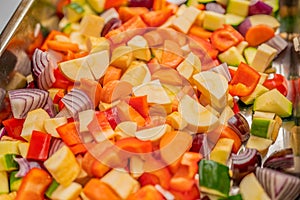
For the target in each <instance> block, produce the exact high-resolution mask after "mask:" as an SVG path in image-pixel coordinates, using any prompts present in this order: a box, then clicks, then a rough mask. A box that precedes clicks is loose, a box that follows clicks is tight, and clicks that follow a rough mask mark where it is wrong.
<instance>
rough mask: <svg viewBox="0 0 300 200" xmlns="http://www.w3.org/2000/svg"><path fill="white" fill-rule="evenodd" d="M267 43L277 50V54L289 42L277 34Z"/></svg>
mask: <svg viewBox="0 0 300 200" xmlns="http://www.w3.org/2000/svg"><path fill="white" fill-rule="evenodd" d="M266 44H267V45H269V46H270V47H273V48H274V49H276V50H277V55H278V54H280V52H282V51H283V50H284V49H285V48H286V47H287V46H288V43H287V41H285V40H284V39H283V38H282V37H281V36H280V35H275V36H274V37H272V38H271V39H270V40H268V41H267V42H266Z"/></svg>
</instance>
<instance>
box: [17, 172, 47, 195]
mask: <svg viewBox="0 0 300 200" xmlns="http://www.w3.org/2000/svg"><path fill="white" fill-rule="evenodd" d="M51 181H52V178H51V176H50V175H49V174H48V173H47V172H46V171H45V170H43V169H38V168H33V169H31V170H30V171H29V172H28V174H26V176H25V177H24V178H23V180H22V183H21V186H20V189H19V190H18V192H17V197H16V200H22V199H37V200H43V199H44V193H45V191H46V189H47V188H48V186H49V185H50V184H51Z"/></svg>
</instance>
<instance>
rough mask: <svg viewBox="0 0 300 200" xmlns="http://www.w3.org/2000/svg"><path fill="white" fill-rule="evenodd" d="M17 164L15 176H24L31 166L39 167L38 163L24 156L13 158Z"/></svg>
mask: <svg viewBox="0 0 300 200" xmlns="http://www.w3.org/2000/svg"><path fill="white" fill-rule="evenodd" d="M14 160H15V161H16V162H17V163H18V164H19V171H18V172H17V173H16V177H24V176H25V175H26V174H27V173H28V172H29V171H30V170H31V169H32V168H41V166H40V164H39V163H37V162H34V161H30V162H29V161H28V160H27V159H25V158H14Z"/></svg>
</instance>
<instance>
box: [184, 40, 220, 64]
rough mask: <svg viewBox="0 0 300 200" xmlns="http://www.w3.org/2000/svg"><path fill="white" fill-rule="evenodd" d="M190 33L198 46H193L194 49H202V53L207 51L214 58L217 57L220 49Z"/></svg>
mask: <svg viewBox="0 0 300 200" xmlns="http://www.w3.org/2000/svg"><path fill="white" fill-rule="evenodd" d="M188 35H189V37H190V38H192V39H193V40H194V41H195V42H196V43H197V46H191V48H192V49H194V50H198V51H201V53H204V52H205V53H207V54H208V55H209V56H210V57H211V58H212V59H216V58H217V56H218V53H219V51H218V50H217V49H216V48H215V47H214V46H212V44H211V43H210V42H208V41H207V40H205V39H202V38H200V37H198V36H195V35H192V34H188Z"/></svg>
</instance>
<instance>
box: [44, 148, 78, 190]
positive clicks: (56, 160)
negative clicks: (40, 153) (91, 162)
mask: <svg viewBox="0 0 300 200" xmlns="http://www.w3.org/2000/svg"><path fill="white" fill-rule="evenodd" d="M44 166H45V167H46V169H47V170H48V171H49V172H50V174H51V175H52V176H53V178H54V179H55V180H56V181H57V182H58V183H60V184H61V185H63V186H68V185H69V184H71V183H72V182H73V181H74V180H75V179H76V178H77V176H78V174H79V173H80V166H79V164H78V162H77V160H76V158H75V156H74V154H73V153H72V151H71V150H70V149H69V148H68V147H67V146H63V147H61V148H60V149H59V150H58V151H56V152H55V153H54V154H53V155H52V156H50V157H49V158H48V159H47V160H46V161H45V162H44Z"/></svg>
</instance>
